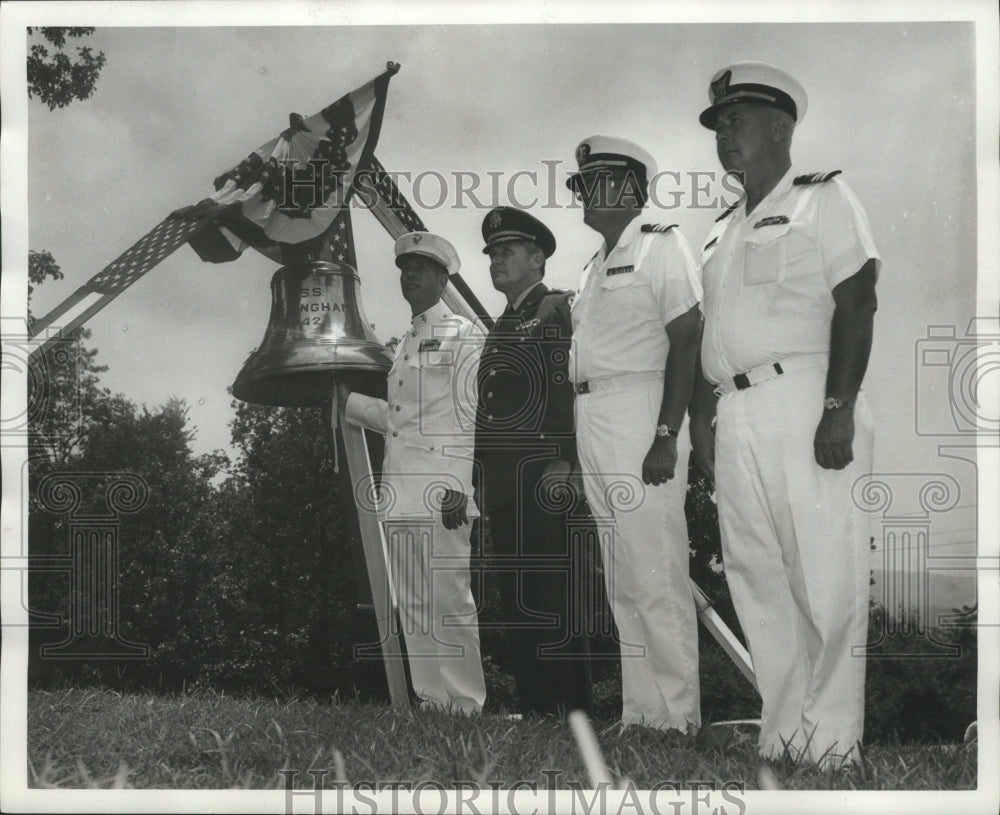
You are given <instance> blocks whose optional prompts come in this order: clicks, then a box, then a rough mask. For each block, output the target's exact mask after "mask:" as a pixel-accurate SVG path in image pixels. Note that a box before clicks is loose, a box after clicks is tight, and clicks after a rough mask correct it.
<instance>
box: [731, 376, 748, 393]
mask: <svg viewBox="0 0 1000 815" xmlns="http://www.w3.org/2000/svg"><path fill="white" fill-rule="evenodd" d="M733 384H734V385H735V386H736V390H738V391H745V390H746V389H747V388H749V387H750V377H749V376H747V375H746V374H736V376H734V377H733Z"/></svg>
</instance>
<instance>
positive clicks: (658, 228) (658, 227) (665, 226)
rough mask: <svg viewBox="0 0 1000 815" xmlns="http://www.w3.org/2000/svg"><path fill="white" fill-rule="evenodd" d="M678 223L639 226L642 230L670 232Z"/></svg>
mask: <svg viewBox="0 0 1000 815" xmlns="http://www.w3.org/2000/svg"><path fill="white" fill-rule="evenodd" d="M675 226H677V224H643V225H642V226H640V227H639V231H640V232H660V233H663V232H669V231H670V230H671V229H673V228H674V227H675Z"/></svg>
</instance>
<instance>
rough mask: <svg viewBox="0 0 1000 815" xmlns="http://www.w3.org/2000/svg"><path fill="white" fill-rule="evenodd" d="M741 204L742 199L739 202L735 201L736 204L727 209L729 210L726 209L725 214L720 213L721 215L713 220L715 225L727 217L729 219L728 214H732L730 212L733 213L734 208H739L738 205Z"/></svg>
mask: <svg viewBox="0 0 1000 815" xmlns="http://www.w3.org/2000/svg"><path fill="white" fill-rule="evenodd" d="M742 203H743V200H742V199H740V200H739V201H737V202H736V203H735V204H733V205H732V206H731V207H729V208H728V209H727V210H726V211H725V212H723V213H722V214H721V215H720V216H719V217H718V218H716V219H715V222H716V223H718V222H719V221H721V220H722V219H723V218H728V217H729V215H730V214H731V213H732V212H733V211H734V210H735V209H736V208H737V207H738V206H739V205H740V204H742Z"/></svg>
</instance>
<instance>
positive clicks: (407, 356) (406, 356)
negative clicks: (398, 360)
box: [403, 354, 410, 362]
mask: <svg viewBox="0 0 1000 815" xmlns="http://www.w3.org/2000/svg"><path fill="white" fill-rule="evenodd" d="M409 358H410V355H409V354H403V361H404V362H405V361H406V360H408V359H409Z"/></svg>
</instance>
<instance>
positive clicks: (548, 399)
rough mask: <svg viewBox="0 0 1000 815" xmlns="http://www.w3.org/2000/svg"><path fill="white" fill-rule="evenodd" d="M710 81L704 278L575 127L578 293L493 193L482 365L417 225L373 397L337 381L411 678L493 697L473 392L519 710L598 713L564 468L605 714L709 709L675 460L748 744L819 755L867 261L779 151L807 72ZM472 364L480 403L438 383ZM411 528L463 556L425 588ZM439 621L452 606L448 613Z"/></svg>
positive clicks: (860, 602) (862, 357)
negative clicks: (372, 463) (592, 555)
mask: <svg viewBox="0 0 1000 815" xmlns="http://www.w3.org/2000/svg"><path fill="white" fill-rule="evenodd" d="M710 99H711V102H712V105H711V106H710V107H709V108H708V109H707V110H705V111H704V112H703V113H702V114H701V117H700V121H701V123H702V124H703V125H704V126H705V127H707V128H709V129H712V130H713V131H714V132H715V138H716V147H717V152H718V156H719V160H720V162H721V164H722V167H723V169H724V170H726V171H727V172H734V173H738V174H739V175H740V178H741V182H742V185H743V190H744V194H743V198H742V200H741V201H740V202H739V203H738V204H737V205H735V206H733V207H731V208H730V209H729V210H727V211H726V212H725V213H724V214H723V215H722V217H720V218H719V219H718V222H717V224H716V226H715V228H714V229H713V230H712V232H711V234H710V235H709V238H708V240H707V242H706V244H705V248H704V254H703V262H702V270H701V273H700V274H699V264H698V263H697V262H696V261H695V259H694V257H693V255H692V253H691V251H690V249H689V247H688V245H687V242H686V241H685V240H684V238H683V237H682V236H681V235H680V234H679V232H678V230H677V228H676V227H675V226H673V225H664V224H659V223H654V222H652V221H650V220H649V218H648V216H647V210H646V208H645V205H646V202H647V200H648V196H649V184H650V182H651V181H652V180H653V179H654V177H655V176H656V172H657V167H656V163H655V161H654V160H653V158H652V156H651V155H650V154H649V153H648V152H647V151H646V150H644V149H643V148H642V147H640V146H639V145H637V144H635V143H633V142H630V141H628V140H626V139H622V138H619V137H613V136H600V135H598V136H593V137H590V138H588V139H585V140H584V141H582V142H581V143H580V144H579V146H578V147H577V150H576V159H577V163H578V171H577V172H576V173H575V174H574V175H573V176H572V177H571V178H570V179H569V181H568V185H569V186H570V187H571V189H572V190H573V191H574V193H575V194H576V195H577V197H578V198H579V199H580V200H581V201H582V204H583V218H584V222H585V223H586V224H587V225H588V226H589V227H590V228H591V229H593V230H594V231H596V232H598V233H600V235H601V236H602V238H603V243H602V245H601V247H600V249H598V251H597V253H596V254H595V255H594V256H593V258H591V260H590V262H589V263H588V264H587V266H586V268H585V271H584V275H583V278H582V280H581V283H580V292H579V294H578V295H577V297H576V299H575V301H571V299H570V296H569V295H568V293H565V292H558V291H550V290H548V289H547V288H546V287H545V285H544V283H543V282H542V277H543V276H544V271H545V261H546V259H547V258H548V257H550V256H551V255H552V253H553V252H554V251H555V245H556V242H555V238H554V237H553V236H552V233H551V232H550V231H549V230H548V229H547V228H546V227H545V226H544V225H543V224H542V223H541V222H540V221H538V220H537V219H535V218H534V217H532V216H530V215H528V214H527V213H525V212H522V211H519V210H517V209H513V208H510V207H498V208H496V209H494V210H492V211H491V212H490V213H488V214H487V216H486V219H485V220H484V222H483V228H482V231H483V239H484V241H485V243H486V247H485V249H484V250H483V251H484V252H485V253H487V254H488V255H489V256H490V275H491V278H492V282H493V285H494V287H495V288H496V289H497V290H499V291H501V292H503V293H504V295H505V296H506V298H507V309H506V310H505V312H504V313H503V315H501V317H500V319H499V320H498V321H497V324H496V326H495V327H494V328H493V329H492V330H491V331H490V333H489V336H488V337H487V338H486V339H485V347H484V350H483V355H482V359H481V361H480V359H479V355H478V354H479V347H478V345H476V344H475V343H470V340H472V339H475V330H474V328H473V327H472V326H471V324H469V323H468V322H467V321H464V320H462V319H461V318H459V317H456V316H455V315H453V314H450V313H449V312H448V310H447V309H445V308H444V306H442V305H441V304H440V303H439V302H438V301H439V298H440V295H441V292H442V291H443V288H444V286H445V285H446V282H447V273H448V272H449V271H454V270H455V269H457V267H458V259H457V257H455V256H454V250H452V249H451V247H450V245H449V244H448V243H447V242H446V241H444V240H443V239H441V238H438V237H437V236H433V235H430V234H427V233H411V234H410V235H407V236H404V237H403V238H401V239H400V241H399V242H398V243H397V247H396V252H397V263H398V264H399V265H400V266H401V268H402V270H403V271H402V276H401V284H402V288H403V295H404V297H406V299H407V300H408V301H409V302H410V304H411V306H412V308H413V314H414V317H413V325H412V330H411V332H409V333H408V334H407V335H406V337H405V338H404V340H403V342H401V343H400V347H399V348H398V349H397V356H396V362H395V364H394V366H393V368H392V370H391V371H390V374H389V380H390V381H389V403H388V404H386V403H384V402H382V403H379V402H377V400H368V399H366V398H365V397H359V396H357V395H354V396H351V397H350V399H349V400H348V401H347V414H348V418H349V419H353V420H355V421H360V422H362V423H365V424H367V425H368V426H371V427H376V428H377V429H381V430H382V431H383V432H386V434H387V457H386V462H385V464H386V466H385V470H386V473H387V476H386V479H387V480H386V482H385V484H384V488H385V489H387V490H388V492H389V494H390V496H391V497H392V499H393V500H395V502H396V504H395V506H392V507H390V506H388V504H391V503H392V502H391V500H390V501H387V502H386V503H387V506H386V507H385V509H384V511H385V517H386V518H387V519H390V518H393V517H395V518H397V519H398V518H402V520H400V521H399V522H398V524H397V530H398V531H397V532H396V533H394V534H395V537H392V536H390V541H391V542H390V553H391V554H392V556H393V558H394V559H393V564H392V568H393V579H394V581H395V584H396V590H397V593H398V595H399V602H400V609H401V614H402V615H403V617H404V620H405V621H411V622H413V624H414V627H415V628H417V629H420V630H426V631H428V632H430V636H416V635H412V636H411V635H410V634H408V635H407V647H408V649H409V651H410V657H411V667H412V669H413V670H412V673H413V677H414V684H415V686H416V687H417V692H418V694H419V695H420V696H421V697H422V698H424V699H427V700H429V701H434V702H437V703H440V704H444V705H453V706H457V707H459V708H461V709H463V710H477V709H479V708H480V707H481V706H482V703H483V698H484V695H485V689H484V686H483V679H482V671H481V668H480V667H479V650H478V637H477V636H476V635H475V608H474V607H473V606H472V598H471V593H470V591H469V582H468V552H469V548H468V534H467V531H466V529H465V528H464V527H463V524H464V523H466V522H467V520H468V518H469V517H473V516H474V515H475V513H476V512H477V511H478V510H477V506H476V502H469V501H468V497H469V494H470V491H471V489H472V457H471V455H466V456H462V455H458V454H456V452H455V450H456V449H459V450H460V449H461V446H460V445H459V446H458V447H456V446H455V444H454V439H452V438H449V436H450V434H453V433H454V432H455V429H456V427H457V424H458V422H459V418H458V417H459V414H460V413H461V412H462V411H463V410H464V411H465V412H466V413H473V412H474V413H475V416H476V421H475V432H476V448H475V462H476V470H477V472H476V485H477V494H476V497H477V500H478V503H479V506H480V507H481V508H483V509H484V510H485V512H486V513H487V514H488V517H489V526H490V529H491V531H492V535H493V540H494V544H495V548H496V552H497V555H498V558H499V561H498V575H499V577H498V579H499V582H500V586H501V597H502V605H503V612H504V616H505V624H506V625H509V626H510V631H509V636H510V639H511V640H512V642H513V643H514V649H513V650H514V660H513V661H514V668H513V671H514V675H515V678H516V682H517V687H518V693H519V696H520V704H521V709H522V712H523V713H526V714H527V713H557V712H561V711H566V710H568V709H572V708H582V709H585V710H586V709H588V708H589V707H590V678H589V672H588V667H587V661H586V656H587V647H586V634H585V632H584V627H583V626H582V625H581V622H582V609H583V602H582V600H583V598H582V597H581V595H580V592H579V582H578V578H577V575H578V573H579V570H578V567H577V565H576V560H575V558H576V557H577V554H576V552H575V550H574V547H573V545H572V542H571V535H570V534H569V531H568V527H567V523H566V509H567V508H568V504H567V502H566V500H565V492H566V486H567V483H568V481H567V476H568V474H569V471H570V469H571V468H579V473H580V475H581V476H582V479H583V483H584V486H585V490H586V496H587V499H588V501H589V504H590V508H591V510H592V512H593V516H594V519H595V521H596V523H597V526H598V529H599V534H600V542H601V552H602V555H603V560H604V570H605V577H606V584H607V590H608V596H609V599H610V602H611V606H612V610H613V613H614V617H615V621H616V623H617V626H618V630H619V635H620V643H621V650H622V696H623V709H622V721H623V722H624V723H626V724H632V723H635V724H645V725H648V726H652V727H658V728H663V729H667V728H676V729H680V730H682V731H687V730H688V729H689V728H692V727H697V726H699V725H700V721H701V719H700V710H699V690H698V649H697V628H696V617H695V605H694V600H693V597H692V592H691V588H690V586H689V582H688V536H687V526H686V522H685V517H684V500H685V494H686V488H687V466H688V456H689V453H692V452H693V455H694V457H695V461H696V463H698V464H699V465H700V466H701V467H702V469H704V470H705V471H706V473H707V474H708V475H709V476H710V477H714V478H715V479H716V483H717V490H718V502H719V516H720V526H721V531H722V543H723V553H724V557H725V568H726V576H727V579H728V581H729V584H730V586H731V591H732V595H733V600H734V603H735V606H736V610H737V613H738V614H739V617H740V621H741V624H742V627H743V630H744V632H745V634H746V636H747V640H748V643H749V647H750V651H751V655H752V657H753V661H754V668H755V672H756V675H757V683H758V686H759V689H760V692H761V695H762V698H763V712H762V720H763V727H762V731H761V736H760V749H761V752H762V754H764V755H766V756H774V755H778V754H780V753H781V752H782V750H783V749H784V747H785V746H786V745H787V746H789V747H790V748H791V750H792V754H793V756H794V755H798V754H800V753H801V754H802V755H806V756H808V757H809V758H810V759H811V760H813V761H817V762H820V763H826V762H830V761H838V762H839V761H840V760H843V759H845V758H846V759H848V760H852V759H856V757H857V749H856V745H857V743H858V742H859V741H860V739H861V734H862V724H863V710H864V674H865V672H864V664H865V663H864V657H863V655H858V656H855V655H854V652H853V649H854V648H855V646H862V645H864V643H865V641H866V627H867V620H868V615H867V608H868V594H867V575H868V564H867V545H868V540H869V536H868V528H867V522H866V519H865V517H864V516H863V515H862V513H861V511H860V510H859V509H857V508H856V507H855V506H854V505H853V504H852V502H851V498H850V495H851V487H852V484H853V482H854V481H855V480H856V479H857V478H858V477H859V476H861V475H863V474H864V473H866V472H869V471H870V467H871V449H872V421H871V416H870V413H869V411H868V408H867V404H866V402H865V399H864V394H863V393H862V392H861V391H860V386H861V381H862V379H863V377H864V373H865V368H866V365H867V361H868V355H869V351H870V348H871V340H872V315H873V313H874V311H875V307H876V298H875V282H876V279H877V276H878V271H879V267H880V260H879V257H878V254H877V251H876V250H875V247H874V243H873V241H872V237H871V230H870V227H869V225H868V221H867V218H866V216H865V213H864V210H863V209H862V208H861V206H860V204H859V203H858V202H857V200H856V199H855V197H854V195H853V193H852V192H851V191H850V189H849V188H847V187H846V186H845V185H844V184H843V183H842V182H841V181H840V180H839V179H834V176H835V175H836V173H826V174H817V175H812V176H798V177H796V176H795V175H794V174H793V172H792V170H791V160H790V145H791V138H792V133H793V130H794V127H795V125H796V123H797V122H798V121H801V119H802V117H803V115H804V114H805V110H806V94H805V91H804V90H803V89H802V87H801V86H800V85H799V83H798V82H796V81H795V80H794V79H793V78H792V77H791V76H789V75H788V74H787V73H785V72H784V71H782V70H780V69H778V68H775V67H773V66H770V65H767V64H764V63H752V62H742V63H736V64H733V65H731V66H729V67H727V68H726V69H724V70H722V71H719V72H718V73H717V74H716V75H715V76H714V77H713V78H712V80H711V83H710ZM417 267H419V268H417ZM702 285H704V302H702ZM571 303H572V305H571ZM701 312H703V313H704V337H702V316H701ZM571 334H572V342H571V341H570V337H571ZM699 342H700V343H701V345H700V369H701V370H702V371H703V375H700V374H697V373H696V369H697V368H698V367H699V366H698V359H699ZM476 365H478V366H479V367H478V376H477V377H476V381H477V384H478V391H479V392H478V405H477V406H476V405H473V404H472V402H471V401H470V400H469V397H468V394H467V392H466V391H465V389H463V388H462V387H461V385H460V383H459V380H460V379H461V377H460V376H458V375H457V371H459V370H460V369H462V368H463V366H464V367H465V368H469V367H470V366H472V367H473V368H474V367H475V366H476ZM466 375H467V374H466ZM418 377H419V381H420V387H419V388H418V387H417V385H416V384H415V383H416V381H417V378H418ZM706 380H707V381H706ZM457 383H459V384H457ZM693 389H694V396H693V398H692V391H693ZM463 393H464V394H465V396H464V397H463V396H462V394H463ZM345 395H346V394H343V393H342V396H345ZM574 395H575V399H574ZM463 398H464V399H465V401H464V402H463ZM472 398H473V399H474V398H475V396H473V397H472ZM716 400H717V401H718V404H717V411H718V416H717V427H716ZM448 401H450V402H451V403H452V404H451V406H448V405H446V404H445V402H448ZM689 402H690V404H691V422H690V444H689V441H688V438H689V434H688V432H686V427H685V424H686V419H685V415H686V412H687V410H688V405H689ZM574 412H575V418H574ZM574 427H575V437H574ZM411 431H416V432H411ZM716 433H717V435H716ZM446 444H447V445H448V447H449V448H450V452H449V453H448V455H449V456H450V458H449V461H448V462H447V463H446V464H444V466H442V460H441V456H442V455H444V454H445V453H444V452H443V451H444V450H445V445H446ZM427 472H434V473H436V474H437V477H438V478H442V477H444V479H445V480H447V481H449V485H448V487H447V488H446V489H445V491H444V495H443V499H441V500H440V501H439V502H438V503H436V504H434V505H433V506H425V505H424V504H423V503H421V501H422V500H423V499H422V498H421V501H418V502H417V504H413V500H414V498H413V496H415V495H420V496H424V495H425V494H427V485H426V484H424V483H423V481H420V478H421V475H420V473H424V474H426V473H427ZM411 477H412V478H413V479H415V480H413V482H412V483H409V481H408V479H410V478H411ZM424 477H426V476H424ZM452 481H453V482H454V483H453V484H452V483H450V482H452ZM418 504H419V505H418ZM416 520H419V523H415V521H416ZM431 526H433V527H434V528H433V533H432V535H431V538H427V537H426V534H425V533H427V532H428V530H430V527H431ZM428 540H433V543H434V546H433V553H434V554H442V555H443V556H444V557H445V558H446V559H449V558H450V559H451V562H452V564H453V565H455V564H457V565H458V566H460V567H461V566H462V564H464V571H463V569H462V568H457V569H451V570H450V571H449V570H445V573H447V575H448V577H447V580H445V581H443V582H441V584H440V586H439V585H438V583H437V582H436V581H437V580H438V579H439V575H438V570H436V568H435V562H434V559H433V557H431V554H432V553H431V550H430V547H429V546H424V545H422V543H421V542H422V541H425V542H426V541H428ZM408 581H409V582H408ZM414 587H415V588H414ZM428 615H429V623H426V620H425V623H426V624H425V625H424V628H421V625H420V622H421V619H423V618H426V617H427V616H428ZM449 615H450V617H451V618H452V619H453V620H455V619H460V620H462V621H464V624H462V625H459V626H457V627H456V626H454V624H453V627H452V628H451V629H450V630H449V629H446V628H445V627H443V626H442V620H443V617H447V616H449ZM470 624H471V625H470ZM411 640H412V642H411ZM421 659H425V660H426V661H424V662H421V661H420V660H421ZM417 666H421V667H417Z"/></svg>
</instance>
